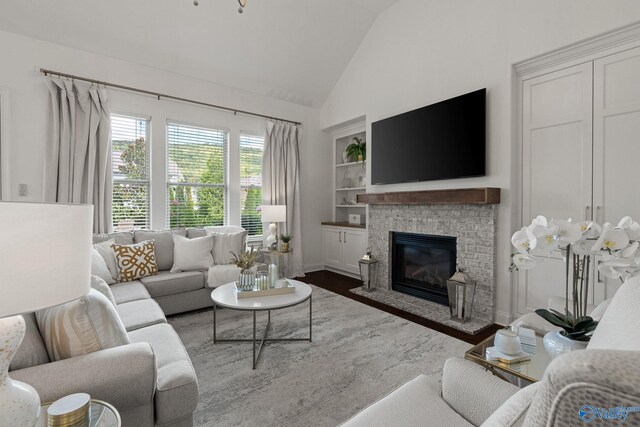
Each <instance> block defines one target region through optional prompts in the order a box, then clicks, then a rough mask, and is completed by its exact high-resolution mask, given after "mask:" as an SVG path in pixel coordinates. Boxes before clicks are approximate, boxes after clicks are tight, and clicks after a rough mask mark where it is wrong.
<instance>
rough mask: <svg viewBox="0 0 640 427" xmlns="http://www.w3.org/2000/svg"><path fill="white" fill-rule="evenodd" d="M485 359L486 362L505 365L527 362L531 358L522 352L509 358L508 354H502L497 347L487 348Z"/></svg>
mask: <svg viewBox="0 0 640 427" xmlns="http://www.w3.org/2000/svg"><path fill="white" fill-rule="evenodd" d="M485 358H486V359H487V360H493V361H497V362H500V363H504V364H507V365H511V364H516V363H523V362H528V361H529V360H531V356H530V355H529V354H528V353H525V352H524V351H521V352H520V353H519V354H516V355H514V356H511V355H508V354H504V353H503V352H501V351H500V350H498V348H497V347H488V348H487V350H486V353H485Z"/></svg>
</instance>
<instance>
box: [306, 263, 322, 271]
mask: <svg viewBox="0 0 640 427" xmlns="http://www.w3.org/2000/svg"><path fill="white" fill-rule="evenodd" d="M302 268H303V269H304V272H305V273H311V272H313V271H320V270H324V265H323V264H307V265H304V266H303V267H302Z"/></svg>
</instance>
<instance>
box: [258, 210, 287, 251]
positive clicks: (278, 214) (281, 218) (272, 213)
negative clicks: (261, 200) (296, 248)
mask: <svg viewBox="0 0 640 427" xmlns="http://www.w3.org/2000/svg"><path fill="white" fill-rule="evenodd" d="M286 221H287V205H262V222H263V223H265V222H269V223H270V224H269V237H267V240H265V243H266V244H267V247H268V248H270V249H277V248H275V245H276V243H277V242H278V226H277V223H278V222H286Z"/></svg>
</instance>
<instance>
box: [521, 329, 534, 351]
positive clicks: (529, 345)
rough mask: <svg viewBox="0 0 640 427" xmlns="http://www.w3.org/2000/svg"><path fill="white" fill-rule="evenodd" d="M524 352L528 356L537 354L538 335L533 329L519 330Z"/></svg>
mask: <svg viewBox="0 0 640 427" xmlns="http://www.w3.org/2000/svg"><path fill="white" fill-rule="evenodd" d="M518 336H519V337H520V345H521V346H522V351H524V352H525V353H528V354H536V333H535V332H534V331H533V329H528V328H522V327H521V328H518Z"/></svg>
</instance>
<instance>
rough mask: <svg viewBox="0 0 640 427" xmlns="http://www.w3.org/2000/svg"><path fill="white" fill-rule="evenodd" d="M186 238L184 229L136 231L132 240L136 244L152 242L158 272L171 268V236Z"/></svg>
mask: <svg viewBox="0 0 640 427" xmlns="http://www.w3.org/2000/svg"><path fill="white" fill-rule="evenodd" d="M174 234H178V235H180V236H185V237H186V236H187V231H186V230H185V229H182V228H180V229H175V230H163V231H154V230H136V231H135V233H134V235H133V239H134V241H135V242H136V243H139V242H143V241H145V240H153V242H154V246H155V251H156V263H157V264H158V270H171V267H172V266H173V235H174Z"/></svg>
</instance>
